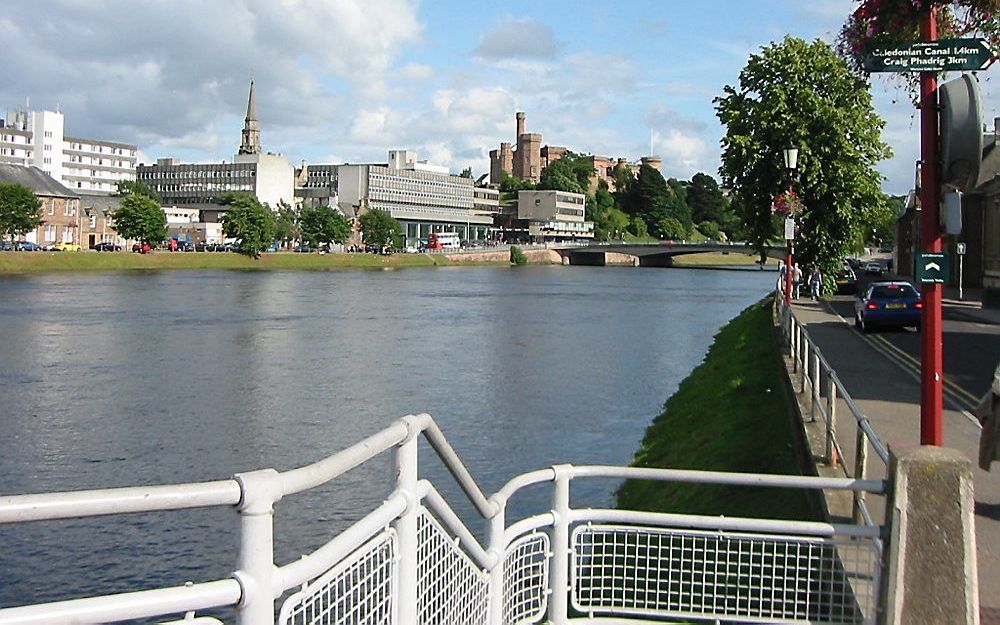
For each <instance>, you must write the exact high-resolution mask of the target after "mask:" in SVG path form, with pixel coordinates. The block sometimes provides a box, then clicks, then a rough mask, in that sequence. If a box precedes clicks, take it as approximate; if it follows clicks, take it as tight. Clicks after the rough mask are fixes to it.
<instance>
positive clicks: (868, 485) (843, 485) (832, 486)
mask: <svg viewBox="0 0 1000 625" xmlns="http://www.w3.org/2000/svg"><path fill="white" fill-rule="evenodd" d="M566 471H567V472H568V474H569V475H570V476H572V477H619V478H625V479H629V478H632V479H646V480H660V481H670V482H689V483H699V484H720V485H733V486H773V487H776V488H807V489H813V490H852V491H865V492H869V493H884V492H885V489H886V483H885V480H858V479H854V478H840V477H815V476H810V475H777V474H775V475H769V474H766V473H725V472H722V471H692V470H688V469H656V468H646V467H617V466H608V465H580V466H576V465H571V466H568V468H567V469H566Z"/></svg>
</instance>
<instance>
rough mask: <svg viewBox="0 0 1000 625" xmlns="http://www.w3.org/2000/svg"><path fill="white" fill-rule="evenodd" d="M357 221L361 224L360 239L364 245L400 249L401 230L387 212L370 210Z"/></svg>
mask: <svg viewBox="0 0 1000 625" xmlns="http://www.w3.org/2000/svg"><path fill="white" fill-rule="evenodd" d="M358 221H359V222H360V224H361V237H362V238H363V239H364V241H365V243H368V244H369V245H390V246H392V247H402V239H403V229H402V228H401V227H400V225H399V222H398V221H396V220H395V219H394V218H393V217H392V215H390V214H389V212H388V211H384V210H370V211H368V212H367V213H365V214H364V215H362V216H361V217H360V218H359V219H358Z"/></svg>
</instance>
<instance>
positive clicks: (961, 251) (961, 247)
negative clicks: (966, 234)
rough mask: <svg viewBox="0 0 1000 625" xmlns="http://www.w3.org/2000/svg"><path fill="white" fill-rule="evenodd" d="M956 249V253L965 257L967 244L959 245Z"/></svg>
mask: <svg viewBox="0 0 1000 625" xmlns="http://www.w3.org/2000/svg"><path fill="white" fill-rule="evenodd" d="M955 248H956V249H955V252H956V253H957V254H958V255H959V256H965V243H959V244H957V245H955Z"/></svg>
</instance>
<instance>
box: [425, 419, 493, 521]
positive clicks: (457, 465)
mask: <svg viewBox="0 0 1000 625" xmlns="http://www.w3.org/2000/svg"><path fill="white" fill-rule="evenodd" d="M417 419H419V420H420V423H421V425H422V427H423V433H424V437H425V438H426V439H427V442H429V443H430V444H431V447H433V448H434V451H435V452H437V455H438V457H439V458H441V461H442V462H444V466H445V468H447V469H448V472H449V473H451V475H452V477H454V478H455V481H456V482H458V485H459V487H461V489H462V491H463V492H464V493H465V495H466V497H468V498H469V500H470V501H471V502H472V504H473V505H474V506H476V510H478V511H479V514H481V515H482V516H483V518H485V519H489V518H491V517H492V516H493V515H494V514H496V513H497V510H498V507H497V505H496V504H495V503H493V502H490V501H489V500H488V499H487V498H486V495H484V494H483V491H482V489H481V488H479V484H477V483H476V480H475V478H473V477H472V474H471V473H469V469H468V468H467V467H466V466H465V463H463V462H462V460H461V458H459V457H458V454H457V453H455V450H454V448H452V446H451V443H449V442H448V439H446V438H445V437H444V434H443V433H442V432H441V429H440V428H439V427H438V425H437V423H435V422H434V419H433V418H432V417H431V416H430V415H429V414H426V413H425V414H420V415H417Z"/></svg>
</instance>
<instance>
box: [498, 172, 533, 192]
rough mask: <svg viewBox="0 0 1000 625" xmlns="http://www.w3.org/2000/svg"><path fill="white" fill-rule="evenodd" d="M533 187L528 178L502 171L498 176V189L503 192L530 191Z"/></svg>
mask: <svg viewBox="0 0 1000 625" xmlns="http://www.w3.org/2000/svg"><path fill="white" fill-rule="evenodd" d="M534 188H535V185H533V184H532V183H531V181H530V180H525V179H524V178H518V177H517V176H511V175H510V174H508V173H507V172H503V175H502V176H501V177H500V191H502V192H503V193H516V192H518V191H530V190H532V189H534Z"/></svg>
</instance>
